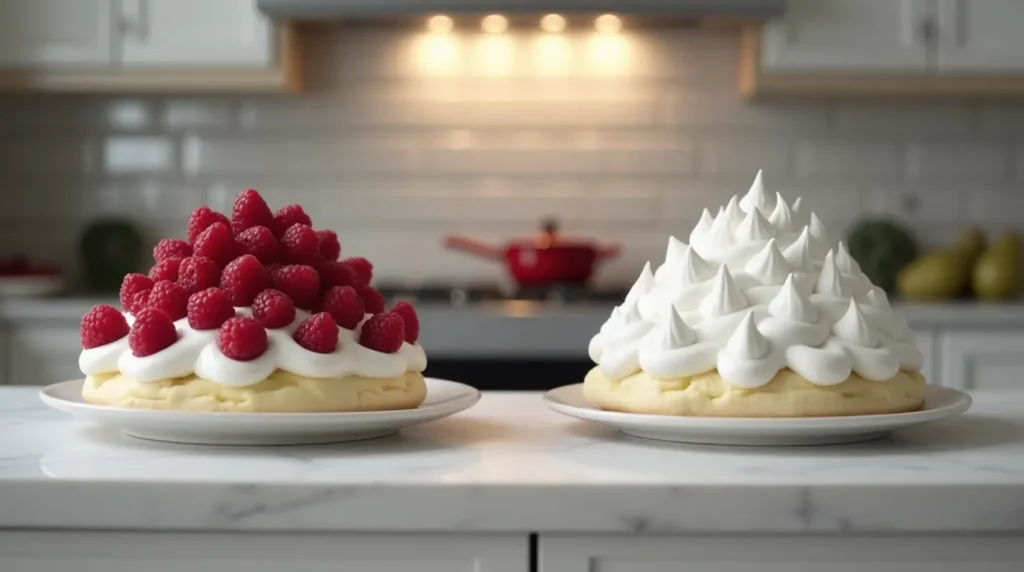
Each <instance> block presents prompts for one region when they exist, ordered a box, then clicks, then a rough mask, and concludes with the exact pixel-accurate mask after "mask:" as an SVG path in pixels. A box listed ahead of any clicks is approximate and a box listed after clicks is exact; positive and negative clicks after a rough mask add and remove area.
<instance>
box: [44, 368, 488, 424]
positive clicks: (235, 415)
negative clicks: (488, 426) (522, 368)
mask: <svg viewBox="0 0 1024 572" xmlns="http://www.w3.org/2000/svg"><path fill="white" fill-rule="evenodd" d="M424 381H434V382H441V383H444V384H452V385H456V386H459V389H461V390H463V391H465V392H466V393H465V394H460V395H457V396H455V397H452V398H450V399H446V400H444V401H441V402H439V403H432V404H430V405H426V406H424V405H420V406H419V407H417V408H415V409H388V410H383V411H316V412H297V413H285V412H265V413H256V412H226V411H174V410H159V409H157V410H154V409H132V408H127V407H115V406H112V405H98V404H95V403H87V402H85V401H73V400H70V399H66V398H64V397H60V396H56V395H53V394H52V392H53V391H55V390H57V389H58V388H62V387H65V386H71V385H72V384H77V385H79V393H80V388H81V384H84V383H85V379H69V380H65V381H58V382H56V383H51V384H49V385H45V386H43V387H41V388H39V392H38V396H39V399H40V401H42V402H43V403H44V404H45V405H47V406H48V407H51V408H53V409H56V410H58V411H61V412H63V413H70V412H69V411H68V409H79V410H82V411H89V412H94V413H97V414H101V415H123V416H137V415H146V416H147V417H149V418H150V419H153V420H154V421H159V420H161V419H164V420H167V421H170V420H172V419H173V418H175V417H179V416H182V415H188V416H193V417H197V418H202V419H203V420H204V421H213V420H216V421H223V420H228V419H231V420H232V421H234V422H239V423H246V422H252V421H253V420H255V419H260V420H265V421H275V420H278V421H295V420H298V419H303V420H308V421H315V420H318V419H319V420H324V421H328V420H339V419H341V418H344V419H352V420H355V419H359V418H373V419H374V420H380V421H386V420H387V419H388V418H392V419H395V420H396V421H397V420H398V419H400V418H408V417H417V414H419V415H428V414H436V413H438V412H440V411H448V410H452V413H450V414H451V415H454V414H455V413H459V412H461V411H465V410H466V409H469V408H470V407H473V406H474V405H476V404H477V403H478V402H479V401H480V398H481V393H480V390H479V389H477V388H475V387H473V386H472V385H469V384H466V383H462V382H458V381H454V380H450V379H442V378H438V377H424ZM463 401H466V404H465V405H464V406H463V405H462V402H463ZM456 404H457V405H458V406H457V407H456ZM232 421H229V422H232Z"/></svg>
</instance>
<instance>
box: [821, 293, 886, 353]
mask: <svg viewBox="0 0 1024 572" xmlns="http://www.w3.org/2000/svg"><path fill="white" fill-rule="evenodd" d="M832 334H833V335H835V336H836V337H837V338H839V339H841V340H844V341H847V342H850V343H851V344H855V345H858V346H862V347H865V348H875V347H878V343H879V342H878V335H877V334H876V333H875V332H874V330H873V329H872V328H871V326H870V325H869V324H868V321H867V320H866V319H865V318H864V314H863V312H861V310H860V306H859V305H858V304H857V301H856V300H853V299H851V300H850V306H849V307H848V308H847V309H846V313H845V314H843V317H842V318H839V321H838V322H836V323H835V324H833V325H832Z"/></svg>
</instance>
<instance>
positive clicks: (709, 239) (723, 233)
mask: <svg viewBox="0 0 1024 572" xmlns="http://www.w3.org/2000/svg"><path fill="white" fill-rule="evenodd" d="M737 208H738V207H737ZM702 238H703V242H704V244H713V245H715V246H720V247H725V246H730V245H732V243H733V238H732V227H731V226H730V223H729V214H728V213H726V212H725V211H720V212H719V213H718V216H716V217H715V220H714V222H713V223H711V228H710V229H708V232H707V234H705V235H704V236H703V237H702ZM691 242H692V241H691Z"/></svg>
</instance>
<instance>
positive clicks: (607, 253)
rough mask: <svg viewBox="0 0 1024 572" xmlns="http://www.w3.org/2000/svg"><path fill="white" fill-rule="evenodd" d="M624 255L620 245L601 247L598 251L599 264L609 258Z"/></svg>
mask: <svg viewBox="0 0 1024 572" xmlns="http://www.w3.org/2000/svg"><path fill="white" fill-rule="evenodd" d="M621 253H622V246H621V245H618V244H611V245H608V246H601V247H599V248H598V249H597V253H596V254H597V260H598V262H601V261H604V260H607V259H609V258H615V257H616V256H618V255H619V254H621Z"/></svg>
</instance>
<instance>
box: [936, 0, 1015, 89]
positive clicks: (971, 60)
mask: <svg viewBox="0 0 1024 572" xmlns="http://www.w3.org/2000/svg"><path fill="white" fill-rule="evenodd" d="M936 1H937V2H938V32H939V33H938V48H937V53H936V66H937V69H938V71H939V72H940V73H978V74H998V73H1008V72H1009V73H1012V72H1020V71H1024V34H1021V33H1020V30H1021V28H1022V27H1024V2H1021V1H1020V0H969V1H968V0H936Z"/></svg>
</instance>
